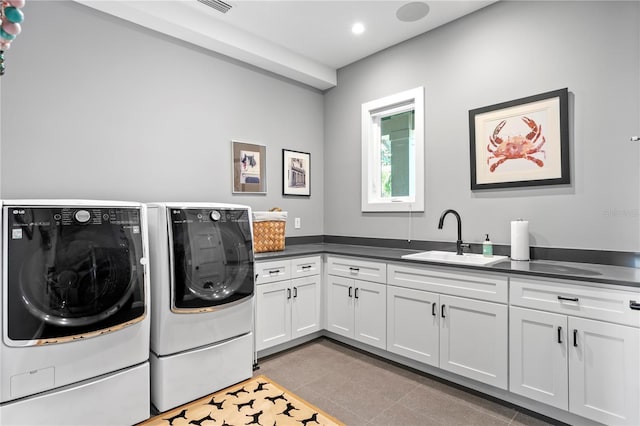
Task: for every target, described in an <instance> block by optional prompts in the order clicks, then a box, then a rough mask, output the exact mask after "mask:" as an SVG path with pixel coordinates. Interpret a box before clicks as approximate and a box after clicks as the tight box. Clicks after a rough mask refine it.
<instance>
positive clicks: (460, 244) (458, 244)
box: [438, 209, 471, 256]
mask: <svg viewBox="0 0 640 426" xmlns="http://www.w3.org/2000/svg"><path fill="white" fill-rule="evenodd" d="M449 213H451V214H452V215H454V216H455V217H456V219H457V220H458V240H457V241H456V254H457V255H460V256H462V249H463V248H469V247H471V246H470V245H469V244H464V243H463V242H462V219H460V215H459V214H458V212H457V211H455V210H453V209H447V210H445V211H444V212H442V215H441V216H440V221H439V222H438V229H442V226H443V225H444V218H445V216H446V215H448V214H449Z"/></svg>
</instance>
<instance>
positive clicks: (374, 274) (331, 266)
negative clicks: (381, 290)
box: [327, 256, 387, 284]
mask: <svg viewBox="0 0 640 426" xmlns="http://www.w3.org/2000/svg"><path fill="white" fill-rule="evenodd" d="M327 267H328V272H329V274H330V275H338V276H340V277H347V278H354V279H358V280H366V281H373V282H377V283H383V284H386V282H387V265H386V264H385V263H380V262H369V261H366V260H361V259H354V258H346V257H333V256H330V257H328V258H327Z"/></svg>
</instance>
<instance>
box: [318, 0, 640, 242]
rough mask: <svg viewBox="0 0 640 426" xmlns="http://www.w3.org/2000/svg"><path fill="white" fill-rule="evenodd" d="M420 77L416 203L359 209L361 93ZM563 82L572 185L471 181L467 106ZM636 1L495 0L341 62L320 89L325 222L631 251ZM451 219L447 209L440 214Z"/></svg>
mask: <svg viewBox="0 0 640 426" xmlns="http://www.w3.org/2000/svg"><path fill="white" fill-rule="evenodd" d="M417 86H424V87H425V103H426V105H425V109H426V121H425V130H426V131H425V133H426V136H425V138H426V140H425V143H426V163H425V164H426V173H425V175H426V197H425V204H426V211H425V213H413V215H412V216H411V218H410V217H409V215H407V214H379V213H367V214H363V213H361V211H360V172H361V167H360V115H359V114H360V105H361V104H362V103H363V102H366V101H370V100H373V99H376V98H379V97H383V96H387V95H390V94H393V93H396V92H399V91H402V90H406V89H410V88H413V87H417ZM564 87H567V88H568V89H569V92H570V108H569V109H570V133H571V141H570V143H571V169H572V170H571V185H565V186H548V187H537V188H515V189H503V190H483V191H473V192H472V191H471V190H470V171H469V130H468V111H469V110H470V109H474V108H479V107H483V106H487V105H492V104H496V103H499V102H504V101H509V100H512V99H517V98H521V97H525V96H529V95H534V94H538V93H543V92H547V91H551V90H556V89H561V88H564ZM638 133H640V2H637V1H634V2H592V1H575V2H574V1H568V2H538V1H532V2H499V3H496V4H494V5H491V6H489V7H487V8H485V9H482V10H480V11H478V12H477V13H475V14H473V15H470V16H467V17H465V18H462V19H459V20H458V21H455V22H453V23H451V24H448V25H446V26H443V27H441V28H439V29H437V30H435V31H432V32H430V33H427V34H424V35H422V36H419V37H417V38H414V39H412V40H410V41H408V42H405V43H403V44H401V45H398V46H395V47H393V48H390V49H387V50H386V51H383V52H381V53H379V54H376V55H373V56H371V57H369V58H366V59H364V60H362V61H360V62H357V63H355V64H352V65H350V66H347V67H345V68H344V69H341V70H340V71H339V73H338V86H337V87H336V88H334V89H331V90H330V91H328V92H327V93H326V95H325V191H326V192H325V199H326V200H327V202H326V204H325V233H326V234H328V235H344V236H360V237H384V238H399V239H412V240H433V241H453V240H455V235H456V230H455V223H454V221H453V219H450V218H448V219H447V222H446V223H445V228H444V229H443V230H438V229H437V222H438V218H439V216H440V213H441V212H442V211H443V210H444V209H446V208H454V209H456V210H458V211H459V212H460V214H461V216H462V218H463V238H464V239H465V240H466V241H469V242H480V241H481V240H482V239H483V237H484V234H485V233H489V234H490V235H491V237H492V240H493V241H494V243H497V244H509V242H510V225H509V223H510V221H511V220H514V219H517V218H524V219H527V220H529V229H530V232H531V234H532V240H531V243H532V245H536V246H540V247H565V248H582V249H606V250H621V251H634V252H638V251H640V226H639V223H640V213H639V207H640V198H639V195H640V175H639V173H640V172H639V170H640V144H638V143H637V142H630V141H629V139H630V137H631V136H632V135H637V134H638ZM449 221H451V222H449Z"/></svg>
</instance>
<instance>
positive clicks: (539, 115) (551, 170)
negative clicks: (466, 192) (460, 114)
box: [469, 89, 570, 190]
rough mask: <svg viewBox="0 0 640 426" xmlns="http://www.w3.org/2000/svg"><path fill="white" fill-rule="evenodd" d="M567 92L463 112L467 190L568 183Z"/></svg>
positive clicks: (562, 91) (541, 95)
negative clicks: (466, 115)
mask: <svg viewBox="0 0 640 426" xmlns="http://www.w3.org/2000/svg"><path fill="white" fill-rule="evenodd" d="M568 97H569V96H568V89H560V90H555V91H552V92H547V93H541V94H538V95H533V96H529V97H526V98H522V99H516V100H512V101H509V102H503V103H500V104H495V105H491V106H487V107H483V108H478V109H473V110H471V111H469V136H470V147H471V190H475V189H490V188H508V187H519V186H520V187H524V186H537V185H557V184H567V183H569V181H570V179H569V123H568V122H569V119H568V115H569V113H568V109H569V108H568V103H569V102H568Z"/></svg>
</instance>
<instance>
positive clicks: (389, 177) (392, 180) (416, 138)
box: [362, 87, 424, 211]
mask: <svg viewBox="0 0 640 426" xmlns="http://www.w3.org/2000/svg"><path fill="white" fill-rule="evenodd" d="M423 123H424V106H423V90H422V88H421V87H420V88H417V89H413V90H409V91H406V92H402V93H399V94H397V95H393V96H389V97H386V98H382V99H378V100H375V101H371V102H367V103H365V104H363V105H362V211H423V210H424V194H423V192H424V182H423V176H424V169H423V167H424V158H423V157H424V154H423V153H424V136H423V135H424V129H423V127H424V124H423Z"/></svg>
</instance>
